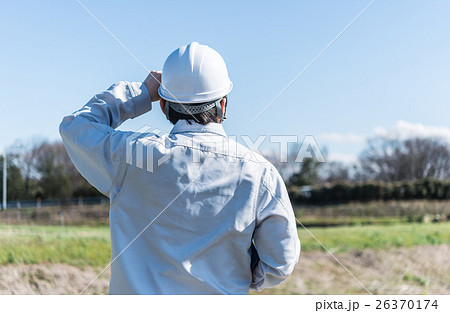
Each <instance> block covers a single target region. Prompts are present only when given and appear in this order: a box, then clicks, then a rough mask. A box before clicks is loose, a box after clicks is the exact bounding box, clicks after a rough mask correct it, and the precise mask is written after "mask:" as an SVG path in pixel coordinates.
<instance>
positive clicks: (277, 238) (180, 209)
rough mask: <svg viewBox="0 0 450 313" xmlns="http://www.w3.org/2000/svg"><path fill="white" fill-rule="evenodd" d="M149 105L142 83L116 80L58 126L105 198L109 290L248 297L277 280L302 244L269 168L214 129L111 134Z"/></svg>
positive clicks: (186, 125)
mask: <svg viewBox="0 0 450 313" xmlns="http://www.w3.org/2000/svg"><path fill="white" fill-rule="evenodd" d="M150 109H151V100H150V96H149V93H148V90H147V88H146V87H145V85H144V84H142V83H129V82H120V83H118V84H115V85H113V86H111V87H110V88H109V89H108V90H107V91H105V92H103V93H101V94H98V95H96V96H94V97H93V98H92V99H91V100H90V101H89V102H88V103H87V104H86V105H85V106H84V107H83V108H81V109H80V110H79V111H76V112H75V113H73V114H70V115H68V116H66V117H65V118H64V119H63V121H62V123H61V125H60V133H61V137H62V139H63V141H64V145H65V147H66V149H67V152H68V153H69V155H70V158H71V159H72V161H73V163H74V164H75V166H76V167H77V169H78V170H79V171H80V173H81V174H82V175H83V176H84V177H85V178H86V179H87V180H88V181H89V183H91V184H92V185H93V186H94V187H96V188H97V189H98V190H99V191H100V192H102V193H103V194H105V195H106V196H108V197H109V199H110V215H109V216H110V228H111V261H112V264H111V281H110V289H109V291H110V294H248V292H249V289H256V290H262V289H264V288H269V287H273V286H275V285H277V284H279V283H281V282H282V281H284V280H285V279H286V278H287V277H288V276H289V275H290V274H291V272H292V271H293V269H294V265H295V264H296V263H297V262H298V259H299V255H300V241H299V239H298V235H297V229H296V223H295V218H294V215H293V210H292V207H291V203H290V201H289V198H288V194H287V191H286V187H285V184H284V182H283V180H282V178H281V176H280V175H279V173H278V172H277V170H276V169H275V168H274V167H273V166H272V165H271V164H270V163H269V162H267V160H265V159H264V158H263V157H262V156H260V155H257V154H256V153H253V152H250V150H249V149H247V148H245V147H244V146H242V145H240V144H237V143H236V142H235V141H234V140H231V139H229V138H228V137H227V135H226V134H225V132H224V129H223V127H222V125H221V124H218V123H209V124H207V125H201V124H198V123H195V122H193V121H190V122H188V121H186V120H180V121H179V122H178V123H176V125H175V126H174V127H173V129H172V131H171V132H170V134H166V135H163V134H155V133H152V132H146V131H144V132H140V133H136V132H125V131H119V130H115V129H116V128H117V127H118V126H119V125H120V124H121V123H123V122H124V121H125V120H127V119H129V118H134V117H136V116H139V115H141V114H143V113H146V112H148V111H150ZM144 130H145V128H144ZM252 240H253V242H254V246H255V247H256V251H257V253H258V255H259V261H258V262H257V263H256V265H255V266H254V267H253V269H252V267H251V261H252V260H251V259H252V253H251V247H252Z"/></svg>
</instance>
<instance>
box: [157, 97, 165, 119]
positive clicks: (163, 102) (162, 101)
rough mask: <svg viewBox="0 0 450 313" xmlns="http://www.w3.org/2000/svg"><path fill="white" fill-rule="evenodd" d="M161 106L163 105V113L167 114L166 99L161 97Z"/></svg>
mask: <svg viewBox="0 0 450 313" xmlns="http://www.w3.org/2000/svg"><path fill="white" fill-rule="evenodd" d="M159 106H160V107H161V111H162V112H163V114H164V115H166V100H164V99H163V98H161V99H160V100H159Z"/></svg>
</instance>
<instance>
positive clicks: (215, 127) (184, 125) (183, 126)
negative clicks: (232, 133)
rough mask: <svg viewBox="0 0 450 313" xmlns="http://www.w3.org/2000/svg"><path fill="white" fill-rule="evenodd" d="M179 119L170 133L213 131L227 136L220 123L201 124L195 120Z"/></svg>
mask: <svg viewBox="0 0 450 313" xmlns="http://www.w3.org/2000/svg"><path fill="white" fill-rule="evenodd" d="M189 121H190V122H191V124H189V123H188V122H187V120H178V122H177V123H176V124H175V125H174V126H173V128H172V130H171V131H170V134H171V135H173V134H180V133H213V134H217V135H221V136H224V137H227V134H226V133H225V130H224V129H223V126H222V124H219V123H208V124H206V125H202V124H199V123H197V122H195V121H193V120H189Z"/></svg>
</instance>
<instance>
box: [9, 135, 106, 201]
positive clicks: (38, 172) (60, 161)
mask: <svg viewBox="0 0 450 313" xmlns="http://www.w3.org/2000/svg"><path fill="white" fill-rule="evenodd" d="M0 160H1V162H2V163H3V156H2V157H1V158H0ZM7 174H8V175H7V187H8V188H7V200H8V201H14V200H33V199H67V198H74V197H80V196H82V197H92V196H100V195H101V194H100V193H99V192H98V191H97V190H96V189H95V188H93V187H92V186H91V185H90V184H89V183H88V182H87V181H86V180H85V179H84V178H83V177H82V176H81V175H80V173H79V172H78V170H77V169H76V168H75V166H74V165H73V163H72V162H71V160H70V158H69V155H68V154H67V152H66V149H65V148H64V145H63V144H62V142H47V141H44V142H39V143H35V144H33V145H31V147H30V148H29V149H25V150H24V151H18V152H12V153H8V155H7ZM0 176H1V177H3V167H1V168H0ZM0 188H1V189H3V181H1V182H0Z"/></svg>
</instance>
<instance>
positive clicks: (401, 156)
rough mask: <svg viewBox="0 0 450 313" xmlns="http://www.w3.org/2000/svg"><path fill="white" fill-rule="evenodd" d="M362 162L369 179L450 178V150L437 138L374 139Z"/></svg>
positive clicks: (369, 143) (366, 177) (364, 153)
mask: <svg viewBox="0 0 450 313" xmlns="http://www.w3.org/2000/svg"><path fill="white" fill-rule="evenodd" d="M360 163H361V171H362V173H361V174H362V177H363V178H365V179H376V180H383V181H390V182H392V181H402V180H416V179H423V178H436V179H450V147H449V145H448V144H446V143H444V142H442V141H440V140H438V139H433V138H412V139H406V140H398V139H387V138H383V137H378V138H374V139H371V140H369V141H368V147H367V149H366V150H364V151H363V153H362V154H361V156H360Z"/></svg>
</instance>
